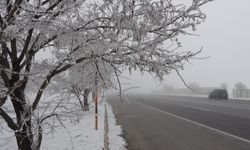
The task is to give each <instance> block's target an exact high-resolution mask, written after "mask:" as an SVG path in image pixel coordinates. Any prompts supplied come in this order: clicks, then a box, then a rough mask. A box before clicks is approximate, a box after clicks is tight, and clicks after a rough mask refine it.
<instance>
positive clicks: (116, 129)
mask: <svg viewBox="0 0 250 150" xmlns="http://www.w3.org/2000/svg"><path fill="white" fill-rule="evenodd" d="M107 108H108V109H107V112H108V124H109V134H108V136H109V149H110V150H126V142H125V140H124V139H123V138H122V137H121V134H122V129H121V126H119V125H117V124H116V120H115V115H114V113H113V112H112V108H111V106H109V105H108V106H107Z"/></svg>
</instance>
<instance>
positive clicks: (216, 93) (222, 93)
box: [208, 89, 228, 100]
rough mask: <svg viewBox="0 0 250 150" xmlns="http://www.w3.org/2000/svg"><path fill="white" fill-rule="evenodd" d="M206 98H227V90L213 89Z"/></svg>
mask: <svg viewBox="0 0 250 150" xmlns="http://www.w3.org/2000/svg"><path fill="white" fill-rule="evenodd" d="M208 98H209V99H218V100H219V99H224V100H228V92H227V90H226V89H215V90H213V91H212V92H211V93H210V94H209V96H208Z"/></svg>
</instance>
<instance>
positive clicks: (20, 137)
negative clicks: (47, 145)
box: [11, 87, 41, 150]
mask: <svg viewBox="0 0 250 150" xmlns="http://www.w3.org/2000/svg"><path fill="white" fill-rule="evenodd" d="M11 101H12V104H13V106H14V109H15V113H16V116H17V117H16V119H17V125H18V130H17V131H16V132H15V136H16V141H17V145H18V149H19V150H34V149H36V150H39V149H40V147H39V146H40V143H41V141H35V142H37V144H36V145H39V146H36V148H32V146H34V145H33V142H34V141H33V140H34V139H33V137H34V136H33V132H32V124H31V116H32V111H31V107H30V106H29V105H27V103H26V99H25V95H24V89H22V88H20V87H18V88H16V89H15V90H14V92H13V93H12V94H11Z"/></svg>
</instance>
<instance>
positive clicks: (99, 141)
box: [0, 102, 126, 150]
mask: <svg viewBox="0 0 250 150" xmlns="http://www.w3.org/2000/svg"><path fill="white" fill-rule="evenodd" d="M107 108H108V123H109V135H108V136H109V147H110V150H126V148H125V145H126V143H125V141H124V140H123V138H122V137H121V136H120V135H121V133H122V130H121V127H120V126H117V125H116V120H115V117H114V114H113V113H112V109H111V107H110V106H108V107H107ZM104 112H105V109H104V102H102V103H100V104H99V114H98V119H99V122H98V123H99V124H98V125H99V129H98V130H95V114H94V108H93V107H92V108H91V110H90V111H89V112H80V113H79V114H78V115H79V118H78V119H79V120H78V122H76V121H72V119H67V120H64V121H63V125H64V127H63V126H58V127H57V128H55V129H54V130H53V132H49V133H44V135H43V141H42V145H41V150H52V149H55V150H57V149H58V150H59V149H60V150H83V149H87V150H102V149H103V146H104ZM1 127H2V128H1ZM3 128H4V129H5V128H6V123H5V122H3V120H0V129H1V132H0V149H1V150H14V149H17V145H16V141H15V137H14V135H13V133H11V132H9V130H8V131H5V130H3Z"/></svg>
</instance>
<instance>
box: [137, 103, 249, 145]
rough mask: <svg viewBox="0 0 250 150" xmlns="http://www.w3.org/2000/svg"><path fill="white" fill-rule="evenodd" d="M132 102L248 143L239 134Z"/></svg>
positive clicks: (247, 141)
mask: <svg viewBox="0 0 250 150" xmlns="http://www.w3.org/2000/svg"><path fill="white" fill-rule="evenodd" d="M134 103H137V104H139V105H142V106H144V107H147V108H150V109H153V110H156V111H158V112H161V113H164V114H167V115H169V116H172V117H175V118H178V119H181V120H184V121H187V122H189V123H192V124H195V125H198V126H201V127H204V128H207V129H210V130H213V131H216V132H219V133H221V134H223V135H226V136H229V137H232V138H235V139H238V140H241V141H244V142H246V143H250V140H247V139H244V138H241V137H239V136H236V135H233V134H230V133H227V132H223V131H221V130H218V129H215V128H212V127H209V126H207V125H204V124H201V123H198V122H195V121H192V120H189V119H187V118H183V117H181V116H178V115H175V114H172V113H169V112H166V111H164V110H161V109H158V108H155V107H152V106H149V105H146V104H143V103H140V102H134Z"/></svg>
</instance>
